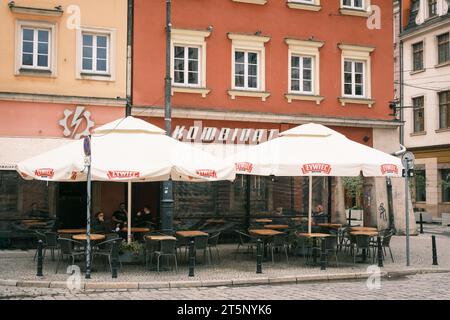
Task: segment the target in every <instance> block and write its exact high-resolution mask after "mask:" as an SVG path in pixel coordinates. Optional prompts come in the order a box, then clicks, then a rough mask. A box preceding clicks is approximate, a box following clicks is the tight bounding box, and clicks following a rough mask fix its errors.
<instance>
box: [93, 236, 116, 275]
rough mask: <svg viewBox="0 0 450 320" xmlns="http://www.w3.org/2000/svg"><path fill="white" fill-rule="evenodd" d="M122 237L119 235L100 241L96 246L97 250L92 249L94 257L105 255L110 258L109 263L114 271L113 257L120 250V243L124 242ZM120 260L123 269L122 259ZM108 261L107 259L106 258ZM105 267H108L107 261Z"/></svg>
mask: <svg viewBox="0 0 450 320" xmlns="http://www.w3.org/2000/svg"><path fill="white" fill-rule="evenodd" d="M122 241H123V240H122V238H120V237H117V238H114V239H109V240H106V241H103V242H100V243H99V244H97V245H96V246H95V248H96V249H95V250H93V251H92V259H94V258H95V257H96V256H103V257H106V258H107V259H108V263H109V269H110V271H111V272H112V264H111V262H112V257H113V254H114V253H115V252H117V253H118V252H119V248H120V244H121V243H122ZM118 260H119V265H120V269H122V261H120V258H119V259H118ZM105 262H106V260H105ZM105 269H106V263H105Z"/></svg>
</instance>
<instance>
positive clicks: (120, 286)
mask: <svg viewBox="0 0 450 320" xmlns="http://www.w3.org/2000/svg"><path fill="white" fill-rule="evenodd" d="M428 273H450V269H435V268H427V269H410V270H398V271H396V270H392V271H389V270H383V271H382V272H381V277H382V278H395V277H404V276H410V275H416V274H428ZM369 276H370V274H368V273H366V272H352V273H330V274H309V275H301V276H282V277H270V278H267V277H261V278H247V279H230V280H195V281H168V282H86V283H82V284H81V289H82V290H140V289H172V288H173V289H176V288H195V287H221V286H251V285H269V284H294V283H303V282H325V281H339V280H356V279H365V278H368V277H369ZM0 286H5V287H34V288H59V289H64V288H67V284H66V282H65V281H39V280H23V281H19V280H13V279H5V280H2V279H0Z"/></svg>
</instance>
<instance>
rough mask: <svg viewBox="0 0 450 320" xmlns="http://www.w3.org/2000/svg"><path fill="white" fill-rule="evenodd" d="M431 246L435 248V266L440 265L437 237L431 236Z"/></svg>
mask: <svg viewBox="0 0 450 320" xmlns="http://www.w3.org/2000/svg"><path fill="white" fill-rule="evenodd" d="M431 244H432V246H433V266H437V265H438V259H437V248H436V236H431Z"/></svg>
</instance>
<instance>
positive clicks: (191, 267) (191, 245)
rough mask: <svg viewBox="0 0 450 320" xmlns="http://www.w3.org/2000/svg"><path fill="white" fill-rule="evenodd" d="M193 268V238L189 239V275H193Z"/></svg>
mask: <svg viewBox="0 0 450 320" xmlns="http://www.w3.org/2000/svg"><path fill="white" fill-rule="evenodd" d="M194 269H195V242H194V240H193V239H191V241H189V277H193V276H194Z"/></svg>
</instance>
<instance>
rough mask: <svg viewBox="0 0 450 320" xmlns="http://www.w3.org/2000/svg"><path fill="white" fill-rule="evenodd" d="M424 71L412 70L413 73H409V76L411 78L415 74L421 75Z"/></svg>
mask: <svg viewBox="0 0 450 320" xmlns="http://www.w3.org/2000/svg"><path fill="white" fill-rule="evenodd" d="M425 71H426V70H425V69H420V70H414V71H411V72H410V73H409V74H410V75H411V76H413V75H415V74H418V73H422V72H425Z"/></svg>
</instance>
